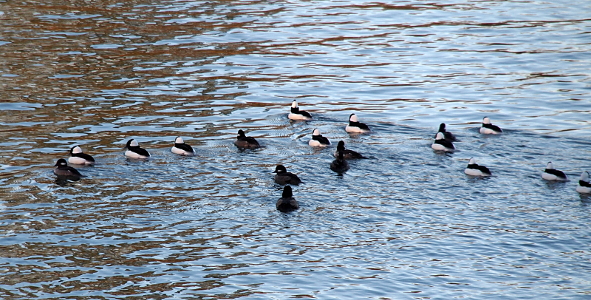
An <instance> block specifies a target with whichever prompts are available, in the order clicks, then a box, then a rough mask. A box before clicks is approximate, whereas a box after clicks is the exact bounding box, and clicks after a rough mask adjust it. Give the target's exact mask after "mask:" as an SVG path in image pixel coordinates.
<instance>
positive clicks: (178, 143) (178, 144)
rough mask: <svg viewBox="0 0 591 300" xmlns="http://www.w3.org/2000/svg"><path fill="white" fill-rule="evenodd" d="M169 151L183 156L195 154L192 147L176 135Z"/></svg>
mask: <svg viewBox="0 0 591 300" xmlns="http://www.w3.org/2000/svg"><path fill="white" fill-rule="evenodd" d="M170 151H171V152H172V153H174V154H179V155H185V156H193V155H195V151H194V150H193V147H191V146H190V145H188V144H185V141H183V138H182V137H180V136H178V137H176V138H175V139H174V146H172V148H171V149H170Z"/></svg>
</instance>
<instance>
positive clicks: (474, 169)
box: [464, 158, 492, 176]
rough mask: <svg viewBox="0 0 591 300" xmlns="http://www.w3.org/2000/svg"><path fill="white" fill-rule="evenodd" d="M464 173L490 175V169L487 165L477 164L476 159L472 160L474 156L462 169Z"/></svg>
mask: <svg viewBox="0 0 591 300" xmlns="http://www.w3.org/2000/svg"><path fill="white" fill-rule="evenodd" d="M464 173H466V175H470V176H491V175H492V173H491V172H490V170H489V169H488V168H487V167H485V166H481V165H479V164H477V163H476V161H475V160H474V158H470V162H469V163H468V166H467V167H466V169H465V170H464Z"/></svg>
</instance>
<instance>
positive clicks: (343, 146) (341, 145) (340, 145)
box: [337, 141, 345, 151]
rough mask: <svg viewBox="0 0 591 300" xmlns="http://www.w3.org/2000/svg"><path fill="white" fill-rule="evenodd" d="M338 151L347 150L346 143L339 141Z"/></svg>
mask: <svg viewBox="0 0 591 300" xmlns="http://www.w3.org/2000/svg"><path fill="white" fill-rule="evenodd" d="M337 150H338V151H342V150H345V142H343V141H339V144H338V145H337Z"/></svg>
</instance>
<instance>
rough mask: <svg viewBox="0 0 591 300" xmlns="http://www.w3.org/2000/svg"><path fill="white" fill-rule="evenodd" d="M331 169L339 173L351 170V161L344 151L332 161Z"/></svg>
mask: <svg viewBox="0 0 591 300" xmlns="http://www.w3.org/2000/svg"><path fill="white" fill-rule="evenodd" d="M330 169H331V170H333V171H334V172H337V173H339V174H342V173H345V172H347V170H349V163H348V162H347V161H346V160H345V158H344V154H343V152H339V156H338V157H337V158H336V159H335V160H333V161H332V162H331V163H330Z"/></svg>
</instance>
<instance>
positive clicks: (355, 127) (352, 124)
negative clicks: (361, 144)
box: [345, 114, 370, 133]
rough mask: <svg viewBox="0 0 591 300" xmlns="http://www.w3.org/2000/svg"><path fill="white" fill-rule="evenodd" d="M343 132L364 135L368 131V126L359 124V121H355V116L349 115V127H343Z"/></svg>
mask: <svg viewBox="0 0 591 300" xmlns="http://www.w3.org/2000/svg"><path fill="white" fill-rule="evenodd" d="M345 131H346V132H351V133H366V132H369V131H370V130H369V126H367V125H366V124H364V123H360V122H359V119H357V115H355V114H351V115H350V116H349V125H347V126H346V127H345Z"/></svg>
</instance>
